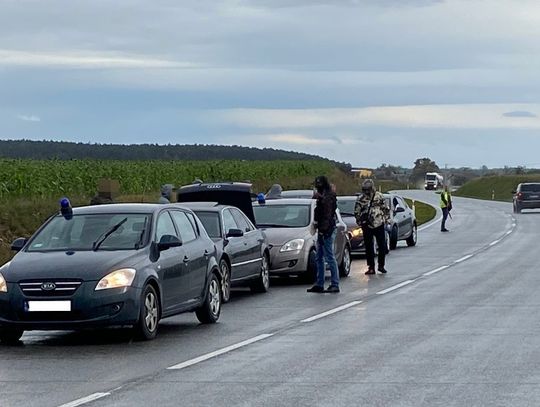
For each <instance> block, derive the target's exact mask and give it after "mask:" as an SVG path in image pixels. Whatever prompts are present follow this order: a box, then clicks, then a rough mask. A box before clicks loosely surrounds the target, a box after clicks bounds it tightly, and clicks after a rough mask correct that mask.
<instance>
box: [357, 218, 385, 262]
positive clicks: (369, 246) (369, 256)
mask: <svg viewBox="0 0 540 407" xmlns="http://www.w3.org/2000/svg"><path fill="white" fill-rule="evenodd" d="M362 231H363V232H364V245H365V246H366V260H367V265H368V267H369V268H375V248H374V247H373V240H374V239H376V240H377V246H378V252H379V258H378V263H379V268H380V269H382V268H384V262H385V258H386V232H385V230H384V225H381V226H379V227H378V228H375V229H371V228H370V227H367V226H366V227H363V228H362Z"/></svg>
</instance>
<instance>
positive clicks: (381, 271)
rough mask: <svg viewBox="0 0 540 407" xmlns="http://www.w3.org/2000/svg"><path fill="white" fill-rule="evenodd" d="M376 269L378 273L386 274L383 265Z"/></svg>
mask: <svg viewBox="0 0 540 407" xmlns="http://www.w3.org/2000/svg"><path fill="white" fill-rule="evenodd" d="M377 270H379V273H383V274H386V273H387V271H386V269H385V268H384V267H379V268H378V269H377Z"/></svg>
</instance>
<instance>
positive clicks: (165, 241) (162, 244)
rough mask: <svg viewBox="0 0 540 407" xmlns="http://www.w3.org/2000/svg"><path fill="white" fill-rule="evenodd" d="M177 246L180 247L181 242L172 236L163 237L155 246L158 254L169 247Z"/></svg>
mask: <svg viewBox="0 0 540 407" xmlns="http://www.w3.org/2000/svg"><path fill="white" fill-rule="evenodd" d="M179 246H182V241H181V240H180V239H179V238H178V237H176V236H174V235H163V236H162V237H161V239H160V241H159V242H158V244H157V247H158V250H159V251H160V252H162V251H164V250H168V249H170V248H171V247H179Z"/></svg>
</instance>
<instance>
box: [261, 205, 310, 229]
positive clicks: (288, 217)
mask: <svg viewBox="0 0 540 407" xmlns="http://www.w3.org/2000/svg"><path fill="white" fill-rule="evenodd" d="M253 210H254V212H255V220H256V221H257V225H258V226H260V227H270V228H272V227H274V228H279V227H283V228H301V227H306V226H309V224H310V222H311V205H262V206H255V207H253Z"/></svg>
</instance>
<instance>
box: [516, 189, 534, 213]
mask: <svg viewBox="0 0 540 407" xmlns="http://www.w3.org/2000/svg"><path fill="white" fill-rule="evenodd" d="M513 194H514V197H513V204H514V213H521V211H522V210H523V209H538V208H540V183H538V182H527V183H522V184H519V185H518V187H517V189H516V190H515V191H513Z"/></svg>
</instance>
